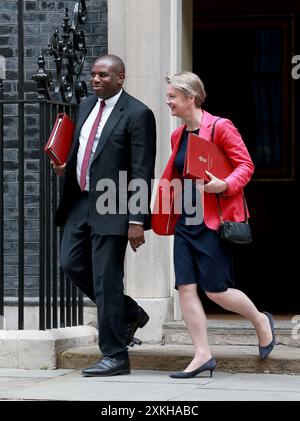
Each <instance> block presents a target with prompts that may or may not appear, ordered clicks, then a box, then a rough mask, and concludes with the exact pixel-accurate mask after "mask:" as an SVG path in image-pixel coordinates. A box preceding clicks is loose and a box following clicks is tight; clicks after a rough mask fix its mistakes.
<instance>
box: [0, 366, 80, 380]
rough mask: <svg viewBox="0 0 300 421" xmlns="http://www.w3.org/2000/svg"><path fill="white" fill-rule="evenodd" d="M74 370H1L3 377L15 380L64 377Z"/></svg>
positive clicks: (0, 375)
mask: <svg viewBox="0 0 300 421" xmlns="http://www.w3.org/2000/svg"><path fill="white" fill-rule="evenodd" d="M70 371H72V370H61V369H59V370H23V369H21V368H0V379H1V377H13V378H18V377H20V378H52V377H59V376H64V375H65V374H67V373H70Z"/></svg>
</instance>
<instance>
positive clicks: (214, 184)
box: [204, 171, 227, 193]
mask: <svg viewBox="0 0 300 421" xmlns="http://www.w3.org/2000/svg"><path fill="white" fill-rule="evenodd" d="M205 172H206V174H207V175H208V177H209V178H210V181H209V182H208V183H207V184H204V191H205V192H206V193H222V192H224V191H225V190H226V189H227V184H226V181H224V180H220V179H219V178H217V177H215V176H214V175H213V174H212V173H210V172H209V171H205Z"/></svg>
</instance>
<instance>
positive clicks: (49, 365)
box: [0, 326, 97, 369]
mask: <svg viewBox="0 0 300 421" xmlns="http://www.w3.org/2000/svg"><path fill="white" fill-rule="evenodd" d="M96 339H97V330H96V329H95V328H93V327H91V326H76V327H67V328H62V329H49V330H44V331H43V330H0V367H1V368H24V369H55V368H57V367H58V363H57V362H58V355H59V354H60V353H61V352H63V351H64V350H65V349H68V348H70V347H77V346H78V347H80V346H85V345H90V344H95V341H96Z"/></svg>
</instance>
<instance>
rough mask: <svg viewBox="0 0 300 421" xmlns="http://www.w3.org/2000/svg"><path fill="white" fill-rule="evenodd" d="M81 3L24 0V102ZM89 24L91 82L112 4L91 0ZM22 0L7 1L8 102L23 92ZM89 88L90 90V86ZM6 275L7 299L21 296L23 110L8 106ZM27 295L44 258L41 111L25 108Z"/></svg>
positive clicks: (33, 291) (0, 26) (1, 37)
mask: <svg viewBox="0 0 300 421" xmlns="http://www.w3.org/2000/svg"><path fill="white" fill-rule="evenodd" d="M75 3H76V2H75V1H57V0H53V1H44V0H36V1H31V0H25V1H23V13H24V50H23V52H24V97H25V98H26V99H32V98H36V97H37V94H36V85H35V82H34V81H32V79H31V78H32V75H33V74H34V73H35V72H36V70H37V57H38V55H39V54H40V53H41V52H43V53H45V52H46V51H47V46H48V43H49V42H50V39H51V36H52V34H53V33H54V31H55V29H57V28H59V33H60V34H62V29H61V25H62V23H63V17H64V9H65V7H66V6H67V7H68V9H69V17H70V22H72V16H73V10H74V5H75ZM86 5H87V11H88V14H87V21H86V23H85V25H82V29H83V30H84V31H85V34H86V43H87V58H86V63H85V67H84V71H83V74H82V78H81V79H83V80H86V81H87V82H88V80H89V73H90V65H91V63H92V62H93V60H94V58H95V57H97V56H99V55H102V54H105V53H106V52H107V1H106V0H86ZM17 20H18V1H17V0H7V1H6V0H1V7H0V55H2V56H4V57H5V58H6V80H5V81H4V97H5V98H6V99H9V98H13V99H17V98H18V97H19V93H18V22H17ZM45 61H46V69H50V70H51V71H52V72H54V68H55V66H54V63H53V61H52V58H51V57H47V56H45ZM88 86H89V88H90V85H89V84H88ZM4 115H5V118H4V276H5V295H9V296H15V295H16V293H17V289H16V288H17V284H18V166H19V161H18V159H19V158H18V146H19V139H18V116H17V115H18V108H17V106H16V105H5V107H4ZM24 136H25V162H24V167H25V218H24V219H25V220H24V227H25V288H26V292H25V294H26V295H27V296H35V295H37V293H38V290H37V286H38V274H39V272H38V269H39V268H38V253H39V245H38V240H39V233H38V227H39V221H38V215H39V209H38V198H39V196H38V195H39V165H38V159H37V158H38V153H39V152H38V151H39V120H38V106H35V105H26V106H25V131H24Z"/></svg>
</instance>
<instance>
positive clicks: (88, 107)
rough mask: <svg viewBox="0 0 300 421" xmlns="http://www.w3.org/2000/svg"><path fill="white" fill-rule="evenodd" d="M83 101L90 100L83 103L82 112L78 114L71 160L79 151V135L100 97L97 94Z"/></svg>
mask: <svg viewBox="0 0 300 421" xmlns="http://www.w3.org/2000/svg"><path fill="white" fill-rule="evenodd" d="M83 101H88V102H87V103H84V102H83V103H82V110H81V112H80V114H79V115H78V120H77V124H76V129H75V133H74V141H73V144H72V149H71V152H70V158H69V159H70V160H71V159H72V158H73V155H74V154H75V153H77V150H78V146H79V135H80V132H81V129H82V126H83V125H84V123H85V121H86V119H87V118H88V116H89V114H90V113H91V111H92V109H93V108H94V107H95V105H96V102H97V101H98V98H97V97H96V96H93V98H92V99H88V98H87V99H86V100H83Z"/></svg>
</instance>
